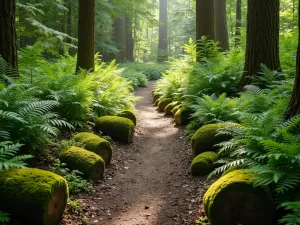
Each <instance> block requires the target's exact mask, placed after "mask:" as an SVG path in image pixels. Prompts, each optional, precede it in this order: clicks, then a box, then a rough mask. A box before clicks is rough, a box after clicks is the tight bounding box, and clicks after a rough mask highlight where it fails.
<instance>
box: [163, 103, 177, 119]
mask: <svg viewBox="0 0 300 225" xmlns="http://www.w3.org/2000/svg"><path fill="white" fill-rule="evenodd" d="M179 104H180V102H178V101H176V102H171V103H170V104H168V105H167V106H166V108H165V114H166V115H167V116H169V115H172V110H173V109H174V107H175V106H177V105H179Z"/></svg>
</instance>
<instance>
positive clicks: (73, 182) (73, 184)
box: [52, 159, 93, 194]
mask: <svg viewBox="0 0 300 225" xmlns="http://www.w3.org/2000/svg"><path fill="white" fill-rule="evenodd" d="M52 171H53V172H54V173H56V174H58V175H60V176H62V177H63V178H65V179H66V181H67V182H68V186H69V192H70V194H78V193H83V192H84V193H92V192H93V186H92V183H91V182H90V181H87V180H85V179H83V178H82V177H81V176H82V173H81V172H79V171H78V170H72V171H70V169H68V168H66V164H65V163H61V162H60V161H59V160H58V159H57V160H55V161H54V163H53V167H52Z"/></svg>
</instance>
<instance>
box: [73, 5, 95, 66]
mask: <svg viewBox="0 0 300 225" xmlns="http://www.w3.org/2000/svg"><path fill="white" fill-rule="evenodd" d="M95 3H96V2H95V0H79V12H78V14H79V15H78V55H77V67H76V69H77V71H78V70H79V68H82V69H86V70H92V71H93V70H94V67H95V62H94V55H95V13H96V11H95V10H96V4H95Z"/></svg>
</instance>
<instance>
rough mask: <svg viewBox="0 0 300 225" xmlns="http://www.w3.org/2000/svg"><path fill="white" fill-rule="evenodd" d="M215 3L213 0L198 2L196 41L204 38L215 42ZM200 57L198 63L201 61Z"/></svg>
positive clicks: (199, 0) (200, 0) (197, 0)
mask: <svg viewBox="0 0 300 225" xmlns="http://www.w3.org/2000/svg"><path fill="white" fill-rule="evenodd" d="M214 7H215V2H214V1H213V0H196V39H197V40H201V38H202V37H203V36H205V37H207V38H208V39H210V40H215V10H214ZM200 60H201V59H200V56H199V55H198V57H197V61H200Z"/></svg>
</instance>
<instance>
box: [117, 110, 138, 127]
mask: <svg viewBox="0 0 300 225" xmlns="http://www.w3.org/2000/svg"><path fill="white" fill-rule="evenodd" d="M117 116H119V117H124V118H127V119H130V120H131V121H132V122H133V123H134V125H135V126H136V116H135V114H134V113H133V112H131V111H129V110H124V111H122V112H120V113H119V114H118V115H117Z"/></svg>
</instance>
